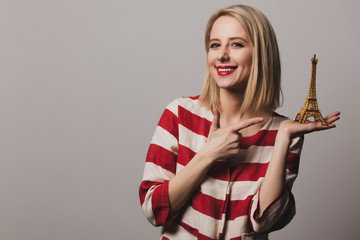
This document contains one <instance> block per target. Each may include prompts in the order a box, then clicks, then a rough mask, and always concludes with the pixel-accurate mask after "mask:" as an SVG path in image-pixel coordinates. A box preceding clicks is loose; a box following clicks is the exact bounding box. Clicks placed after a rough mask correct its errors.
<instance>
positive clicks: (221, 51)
mask: <svg viewBox="0 0 360 240" xmlns="http://www.w3.org/2000/svg"><path fill="white" fill-rule="evenodd" d="M251 61H252V46H251V44H250V41H249V38H248V36H247V34H246V32H245V30H244V29H243V27H242V25H241V24H240V22H239V21H237V20H236V19H235V18H233V17H230V16H222V17H220V18H218V19H217V20H216V21H215V23H214V25H213V27H212V30H211V33H210V49H209V52H208V59H207V66H208V69H209V72H210V74H211V75H212V77H213V78H214V79H215V81H216V83H217V85H218V86H219V88H220V99H221V103H222V105H221V111H217V110H214V111H213V113H214V119H213V123H212V125H211V128H210V133H209V136H208V141H207V143H206V144H205V145H204V146H203V147H202V148H201V149H200V150H199V152H198V153H197V154H196V155H195V156H194V157H193V158H192V159H191V161H190V162H189V163H188V164H187V165H186V166H185V167H184V168H183V169H182V170H181V171H180V172H179V173H177V174H176V175H175V177H173V178H172V179H171V180H170V182H169V198H170V211H171V212H172V213H175V212H176V211H178V210H179V209H180V208H181V207H182V206H184V204H185V203H186V202H187V200H188V199H189V198H190V197H191V195H192V194H193V193H194V191H195V190H196V189H197V188H198V186H199V185H200V184H201V183H202V181H203V180H204V177H205V176H206V173H207V171H208V170H209V168H210V167H211V165H212V164H213V163H214V162H215V161H219V160H220V161H224V160H225V161H226V160H227V159H230V158H233V157H237V156H238V155H239V153H240V146H239V141H240V139H241V137H242V136H248V135H253V134H255V133H256V132H258V131H259V130H260V129H261V127H262V126H263V125H264V124H265V123H266V122H267V121H268V120H269V119H270V117H271V112H267V111H263V112H257V113H254V112H251V111H247V112H241V111H240V110H239V109H241V105H242V98H241V96H243V95H244V92H245V87H244V86H246V81H247V80H248V76H249V71H250V67H251ZM222 65H225V66H232V67H233V68H234V69H235V67H236V69H235V71H233V72H232V73H231V74H228V75H225V76H221V75H219V73H218V71H217V67H218V66H222ZM239 96H240V97H239ZM339 115H340V112H338V111H336V112H334V113H332V114H330V115H328V116H327V117H326V118H325V122H326V123H328V125H327V126H323V125H321V123H320V122H310V121H308V122H307V123H305V124H299V123H297V122H295V121H294V120H285V121H283V122H282V123H281V125H280V127H279V130H278V134H277V136H276V140H275V145H274V151H273V154H272V157H271V160H270V163H269V166H268V169H267V172H266V174H265V177H264V180H263V182H262V185H261V189H260V202H259V211H258V213H257V214H258V215H257V216H256V217H261V216H262V214H263V212H264V210H265V209H266V208H267V207H268V206H269V204H271V203H272V202H273V201H274V200H275V199H276V198H277V197H279V196H280V194H281V193H282V192H283V190H284V188H285V184H286V183H285V176H286V156H287V152H288V150H289V146H290V143H291V139H292V138H294V137H296V136H300V135H304V134H308V133H311V132H314V131H322V130H327V129H331V128H334V127H335V124H334V122H335V121H336V120H338V119H339Z"/></svg>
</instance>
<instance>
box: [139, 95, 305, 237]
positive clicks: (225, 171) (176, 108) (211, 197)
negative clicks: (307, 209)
mask: <svg viewBox="0 0 360 240" xmlns="http://www.w3.org/2000/svg"><path fill="white" fill-rule="evenodd" d="M212 119H213V114H212V112H211V111H209V110H208V109H206V108H204V107H202V106H200V104H199V96H197V97H184V98H178V99H176V100H174V101H173V102H171V103H170V104H169V105H168V106H167V107H166V109H165V110H164V112H163V114H162V116H161V118H160V121H159V123H158V126H157V127H156V130H155V134H154V136H153V138H152V140H151V143H150V146H149V150H148V154H147V157H146V163H145V168H144V175H143V180H142V182H141V185H140V189H139V195H140V203H141V206H142V209H143V211H144V213H145V215H146V217H147V219H148V220H149V221H150V222H151V223H152V224H153V225H155V226H162V227H163V228H162V237H161V239H162V240H166V239H171V240H177V239H179V240H188V239H206V240H210V239H231V240H240V239H268V233H269V232H271V231H274V230H278V229H280V228H282V227H284V226H285V225H286V224H287V223H288V222H290V220H291V219H292V218H293V216H294V215H295V202H294V198H293V195H292V193H291V188H292V184H293V182H294V180H295V178H296V176H297V172H298V167H299V156H300V151H301V148H302V143H303V138H295V139H293V140H292V143H291V146H290V148H289V152H288V155H287V164H286V183H287V188H286V190H285V191H284V192H283V193H282V194H281V195H280V196H279V197H278V198H277V199H276V200H275V201H274V202H273V203H272V204H270V205H269V206H268V207H267V209H266V210H265V211H264V214H263V215H262V216H261V218H258V219H256V218H255V217H254V216H255V215H256V214H255V213H256V211H258V203H259V188H260V185H261V182H262V181H263V179H264V176H265V173H266V170H267V167H268V164H269V161H270V158H271V155H272V152H273V149H274V143H275V137H276V134H277V131H278V128H279V126H280V123H281V122H282V121H283V120H285V119H286V118H285V117H283V116H280V115H278V114H276V113H274V114H273V116H272V118H270V120H269V121H268V122H267V123H266V124H265V125H264V127H262V128H261V130H260V131H259V132H257V133H256V134H254V135H252V136H248V137H243V138H242V139H241V140H240V147H241V157H240V158H237V159H234V160H229V161H217V162H215V163H214V164H213V165H212V166H211V168H210V169H209V171H208V172H207V175H206V177H205V179H204V180H203V182H202V183H201V185H200V186H199V188H198V190H197V191H196V192H195V193H194V194H193V195H192V197H191V198H190V199H189V201H188V202H187V204H186V205H185V206H184V207H183V208H182V209H181V210H179V211H178V212H177V213H176V214H173V215H170V214H169V212H170V207H169V194H168V186H169V180H170V179H171V178H172V177H174V176H175V174H176V173H178V172H179V171H181V169H182V168H183V167H184V166H186V165H187V163H189V161H190V160H191V159H192V158H193V157H194V155H195V154H196V153H197V152H198V151H199V150H200V149H201V148H202V147H203V146H204V145H205V144H206V140H207V136H208V134H209V130H210V126H211V124H212Z"/></svg>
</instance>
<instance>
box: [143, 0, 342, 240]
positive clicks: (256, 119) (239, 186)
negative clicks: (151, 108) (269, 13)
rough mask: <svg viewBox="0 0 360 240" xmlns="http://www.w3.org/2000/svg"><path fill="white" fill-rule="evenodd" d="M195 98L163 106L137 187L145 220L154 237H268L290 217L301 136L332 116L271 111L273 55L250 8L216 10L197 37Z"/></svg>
mask: <svg viewBox="0 0 360 240" xmlns="http://www.w3.org/2000/svg"><path fill="white" fill-rule="evenodd" d="M205 46H206V50H207V72H206V77H205V82H204V86H203V90H202V93H201V95H200V96H197V97H189V98H179V99H176V100H175V101H173V102H172V103H170V104H169V105H168V106H167V108H166V109H165V111H164V113H163V115H162V117H161V119H160V121H159V124H158V126H157V128H156V131H155V134H154V137H153V139H152V141H151V144H150V147H149V151H148V155H147V159H146V164H145V170H144V177H143V181H142V183H141V186H140V191H139V192H140V202H141V205H142V208H143V210H144V212H145V215H146V216H147V218H148V220H149V221H150V222H151V223H152V224H154V225H156V226H163V231H162V239H182V240H185V239H268V237H267V236H268V233H269V232H271V231H274V230H277V229H280V228H282V227H284V226H285V225H286V224H287V223H288V222H289V221H290V220H291V219H292V218H293V216H294V215H295V205H294V198H293V195H292V193H291V187H292V184H293V182H294V180H295V178H296V176H297V170H298V164H299V156H300V151H301V148H302V143H303V137H302V136H303V135H304V134H306V133H310V132H313V131H318V130H324V129H330V128H333V127H335V125H334V124H333V122H334V121H336V120H337V119H339V114H340V113H339V112H334V113H332V114H331V115H329V116H327V117H326V118H325V121H326V122H327V123H328V125H327V126H322V125H321V123H319V122H308V123H306V124H299V123H296V122H295V121H293V120H289V119H287V118H285V117H283V116H280V115H278V114H276V113H275V112H274V111H275V109H276V108H277V107H278V106H279V102H280V72H281V70H280V58H279V52H278V46H277V42H276V37H275V34H274V31H273V29H272V27H271V25H270V23H269V21H268V20H267V18H266V17H265V16H264V15H263V14H262V13H261V12H259V11H258V10H256V9H254V8H252V7H249V6H244V5H237V6H231V7H229V8H226V9H222V10H219V11H218V12H217V13H215V14H214V15H213V16H212V17H211V18H210V20H209V22H208V25H207V28H206V33H205Z"/></svg>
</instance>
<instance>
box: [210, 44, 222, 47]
mask: <svg viewBox="0 0 360 240" xmlns="http://www.w3.org/2000/svg"><path fill="white" fill-rule="evenodd" d="M217 47H220V44H218V43H213V44H211V45H210V48H217Z"/></svg>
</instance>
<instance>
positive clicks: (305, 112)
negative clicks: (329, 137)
mask: <svg viewBox="0 0 360 240" xmlns="http://www.w3.org/2000/svg"><path fill="white" fill-rule="evenodd" d="M309 117H313V118H314V119H315V121H319V122H321V124H322V125H324V126H326V125H327V123H326V122H325V120H324V118H323V116H322V115H321V113H320V111H318V110H309V109H302V110H301V111H300V112H299V113H298V114H297V115H296V118H295V121H297V122H299V123H305V122H306V120H307V119H308V118H309Z"/></svg>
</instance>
